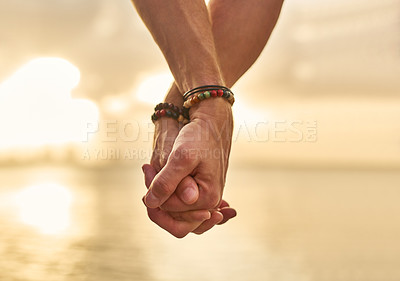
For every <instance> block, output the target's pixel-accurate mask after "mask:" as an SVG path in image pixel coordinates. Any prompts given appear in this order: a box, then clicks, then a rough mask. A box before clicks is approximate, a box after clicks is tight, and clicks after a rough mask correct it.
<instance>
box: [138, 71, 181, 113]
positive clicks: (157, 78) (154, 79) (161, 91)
mask: <svg viewBox="0 0 400 281" xmlns="http://www.w3.org/2000/svg"><path fill="white" fill-rule="evenodd" d="M173 81H174V78H173V76H172V75H171V74H169V73H159V74H154V75H151V76H147V77H146V78H145V79H143V81H142V82H141V83H140V85H139V87H138V88H137V90H136V96H137V98H138V99H139V100H140V101H142V102H145V103H149V104H152V105H153V104H157V103H159V102H161V101H162V100H163V99H164V96H165V95H166V94H167V91H168V89H169V87H170V86H171V84H172V82H173Z"/></svg>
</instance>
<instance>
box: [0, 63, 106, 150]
mask: <svg viewBox="0 0 400 281" xmlns="http://www.w3.org/2000/svg"><path fill="white" fill-rule="evenodd" d="M79 80H80V72H79V69H78V68H77V67H75V66H74V65H72V64H71V63H70V62H68V61H67V60H64V59H61V58H38V59H34V60H32V61H31V62H29V63H27V64H26V65H24V66H22V67H21V68H20V69H19V70H18V71H16V72H15V73H14V75H12V76H11V77H10V78H8V79H7V80H6V81H4V82H3V83H2V84H0V128H1V131H2V138H1V139H0V149H1V148H3V149H4V148H13V147H14V148H15V147H23V148H24V147H30V146H35V147H36V146H43V145H48V144H63V143H68V142H72V141H81V140H84V139H85V129H86V128H87V124H88V123H96V122H97V121H98V115H99V113H98V108H97V106H96V105H95V104H94V103H93V102H91V101H89V100H77V99H72V98H71V91H72V89H73V88H74V87H76V86H77V85H78V83H79Z"/></svg>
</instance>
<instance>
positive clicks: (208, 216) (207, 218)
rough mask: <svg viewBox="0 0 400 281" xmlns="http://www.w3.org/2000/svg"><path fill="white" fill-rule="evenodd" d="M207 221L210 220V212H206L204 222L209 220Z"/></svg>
mask: <svg viewBox="0 0 400 281" xmlns="http://www.w3.org/2000/svg"><path fill="white" fill-rule="evenodd" d="M209 219H211V212H207V215H206V217H205V219H204V220H209Z"/></svg>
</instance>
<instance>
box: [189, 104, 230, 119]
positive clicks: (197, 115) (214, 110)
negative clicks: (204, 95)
mask: <svg viewBox="0 0 400 281" xmlns="http://www.w3.org/2000/svg"><path fill="white" fill-rule="evenodd" d="M189 114H190V120H192V121H194V120H196V119H199V120H204V121H215V122H217V123H218V122H221V121H222V122H226V121H228V122H233V115H232V106H231V104H230V103H229V102H228V101H227V100H225V99H223V98H211V99H207V100H203V101H202V102H200V103H198V104H195V105H194V106H192V107H191V108H190V111H189Z"/></svg>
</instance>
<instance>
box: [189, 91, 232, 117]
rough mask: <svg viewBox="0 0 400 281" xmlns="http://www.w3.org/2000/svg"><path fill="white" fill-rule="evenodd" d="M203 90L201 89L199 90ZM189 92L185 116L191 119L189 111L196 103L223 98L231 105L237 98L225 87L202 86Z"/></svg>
mask: <svg viewBox="0 0 400 281" xmlns="http://www.w3.org/2000/svg"><path fill="white" fill-rule="evenodd" d="M198 88H201V89H198ZM198 88H195V89H192V90H190V91H188V92H187V93H186V94H185V95H186V97H184V101H185V102H184V103H183V110H182V113H183V116H184V117H185V118H187V119H189V109H190V108H191V107H192V106H193V105H195V104H196V103H199V102H201V101H202V100H205V99H209V98H216V97H222V98H225V99H226V100H227V101H228V102H229V103H230V104H231V105H233V103H234V102H235V97H234V95H233V93H232V91H231V90H230V89H228V88H227V87H223V86H214V85H211V86H202V87H198Z"/></svg>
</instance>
